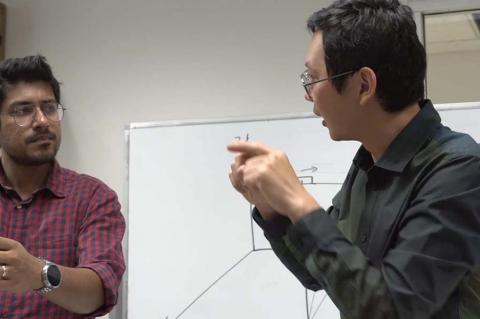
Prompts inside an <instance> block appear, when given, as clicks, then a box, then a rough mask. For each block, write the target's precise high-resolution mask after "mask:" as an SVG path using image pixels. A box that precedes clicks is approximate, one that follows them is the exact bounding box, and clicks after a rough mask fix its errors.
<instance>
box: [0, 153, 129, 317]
mask: <svg viewBox="0 0 480 319" xmlns="http://www.w3.org/2000/svg"><path fill="white" fill-rule="evenodd" d="M124 231H125V221H124V218H123V216H122V214H121V213H120V204H119V202H118V199H117V196H116V194H115V193H114V192H113V191H112V190H111V189H110V188H108V187H107V186H106V185H105V184H103V183H102V182H100V181H99V180H97V179H95V178H93V177H90V176H87V175H81V174H77V173H75V172H73V171H71V170H68V169H64V168H61V167H60V165H59V164H58V163H57V162H55V163H54V165H53V167H52V170H51V172H50V175H49V177H48V179H47V182H46V184H45V186H44V187H42V188H40V189H39V190H37V191H36V192H34V193H33V195H32V197H31V198H29V199H27V200H24V201H22V200H21V199H20V197H19V196H18V194H17V193H16V192H15V190H13V189H12V188H11V187H10V186H9V183H8V182H7V180H6V178H5V172H4V171H3V167H2V165H1V164H0V236H1V237H6V238H10V239H13V240H16V241H18V242H20V243H21V244H22V245H23V246H24V247H25V249H26V250H27V251H28V252H29V253H30V254H31V255H33V256H39V257H41V258H44V259H47V260H49V261H52V262H54V263H57V264H59V265H62V266H67V267H82V268H89V269H92V270H93V271H95V272H96V273H97V274H98V276H99V277H100V278H101V280H102V282H103V286H104V295H105V302H104V305H103V306H102V307H100V308H99V309H97V311H96V312H95V313H92V314H89V315H78V314H74V313H72V312H69V311H67V310H65V309H63V308H61V307H59V306H57V305H55V304H53V303H51V302H49V301H48V300H47V299H46V298H45V297H42V296H39V295H38V294H36V293H35V292H27V293H23V294H13V293H10V292H3V291H0V318H2V319H3V318H11V319H14V318H18V319H19V318H22V319H23V318H37V319H56V318H58V319H60V318H61V319H74V318H94V317H95V316H101V315H104V314H106V313H108V312H109V311H110V310H111V309H112V307H113V306H114V305H115V303H116V301H117V296H118V287H119V285H120V279H121V276H122V274H123V272H124V270H125V262H124V259H123V253H122V246H121V242H122V237H123V234H124Z"/></svg>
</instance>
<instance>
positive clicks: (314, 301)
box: [167, 133, 341, 319]
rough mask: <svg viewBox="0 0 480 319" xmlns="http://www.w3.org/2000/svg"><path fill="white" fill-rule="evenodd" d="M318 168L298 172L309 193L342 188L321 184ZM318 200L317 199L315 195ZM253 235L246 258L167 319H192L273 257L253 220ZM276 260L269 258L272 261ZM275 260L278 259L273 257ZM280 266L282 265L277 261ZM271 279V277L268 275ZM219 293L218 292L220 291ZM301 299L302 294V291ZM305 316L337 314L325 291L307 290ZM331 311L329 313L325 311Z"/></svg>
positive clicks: (244, 138)
mask: <svg viewBox="0 0 480 319" xmlns="http://www.w3.org/2000/svg"><path fill="white" fill-rule="evenodd" d="M235 139H236V140H246V141H248V140H249V139H250V134H249V133H246V134H244V135H243V137H242V136H235ZM319 166H320V165H319V164H312V165H309V166H308V167H305V168H301V169H298V170H297V177H298V179H299V182H300V183H302V184H303V185H304V186H305V187H306V188H308V190H309V191H310V192H311V193H313V194H315V193H316V192H318V191H319V189H318V188H319V187H322V186H325V185H328V186H330V187H332V186H333V187H334V188H339V187H340V185H341V184H339V183H322V182H321V181H320V180H318V178H317V177H318V176H317V175H318V174H316V173H317V172H321V167H320V168H319ZM314 196H315V195H314ZM252 209H253V206H252V205H250V206H249V209H248V210H247V211H246V213H248V215H249V216H251V211H252ZM250 218H251V217H250ZM250 231H251V245H252V249H251V250H250V251H249V252H248V253H246V254H245V255H244V256H241V258H240V259H239V260H238V261H237V262H236V263H234V264H233V265H232V266H231V267H229V268H228V269H226V270H225V271H224V272H223V273H222V274H221V275H220V276H218V278H216V279H215V280H213V281H212V282H211V283H210V284H209V285H208V286H207V287H205V289H204V290H203V291H202V292H200V293H199V294H198V295H197V296H195V297H194V298H193V299H192V300H191V301H190V302H188V303H187V304H185V307H184V308H183V309H182V310H181V311H180V312H179V313H178V314H175V315H174V316H169V317H167V318H175V319H183V318H192V317H191V316H189V311H194V309H195V307H197V306H198V307H201V304H202V302H203V299H208V298H209V294H216V293H219V291H221V290H222V289H227V288H223V287H224V286H225V287H229V286H230V284H229V283H228V282H229V281H232V280H234V279H233V278H235V277H237V276H238V277H241V275H240V274H241V273H242V272H244V271H247V270H246V269H248V268H249V267H250V264H251V261H252V260H262V259H265V257H266V256H269V255H272V249H271V247H270V244H269V243H268V241H267V240H266V239H265V237H264V236H263V234H262V231H261V229H260V228H259V227H258V226H257V225H256V224H255V222H254V221H253V219H252V218H251V219H250ZM272 257H273V256H270V257H269V258H270V259H272ZM273 258H275V257H273ZM277 262H278V263H280V262H279V261H277ZM267 276H268V275H267ZM217 290H218V291H217ZM299 295H300V291H299ZM303 295H304V303H305V304H304V313H303V315H301V316H297V317H296V318H302V317H303V318H306V319H318V318H326V315H328V318H329V319H332V318H335V313H332V309H335V307H334V306H332V304H331V302H330V304H328V305H327V304H326V301H329V299H328V298H327V295H326V293H325V292H324V291H318V292H313V291H310V290H307V289H304V292H303ZM322 307H323V308H327V307H328V308H329V309H322Z"/></svg>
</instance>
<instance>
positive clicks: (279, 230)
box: [252, 208, 323, 291]
mask: <svg viewBox="0 0 480 319" xmlns="http://www.w3.org/2000/svg"><path fill="white" fill-rule="evenodd" d="M252 217H253V219H254V220H255V222H256V223H257V224H258V225H259V226H260V227H261V228H262V229H263V230H264V234H265V237H266V238H267V239H268V241H269V242H270V245H271V247H272V249H273V252H274V253H275V255H277V257H278V258H279V259H280V261H281V262H282V263H283V264H284V265H285V267H287V268H288V269H289V270H290V271H291V272H292V274H294V275H295V277H297V279H298V280H299V281H300V282H301V283H302V285H303V286H304V287H305V288H307V289H310V290H314V291H317V290H320V289H323V286H322V285H321V284H320V283H319V282H318V281H317V280H316V279H315V278H313V277H312V276H311V275H310V273H309V272H308V270H307V268H306V267H305V265H304V260H303V259H301V256H299V255H297V256H295V255H294V254H292V252H291V251H290V250H289V248H288V247H287V246H286V245H285V240H284V237H285V234H286V232H287V230H288V228H290V227H291V226H292V223H291V222H290V220H289V219H288V218H287V217H284V216H280V215H277V216H276V218H272V219H269V220H265V219H263V218H262V216H261V215H260V213H259V211H258V210H257V208H254V210H253V212H252ZM297 258H298V259H297Z"/></svg>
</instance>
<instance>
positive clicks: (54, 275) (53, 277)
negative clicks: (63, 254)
mask: <svg viewBox="0 0 480 319" xmlns="http://www.w3.org/2000/svg"><path fill="white" fill-rule="evenodd" d="M61 278H62V274H61V273H60V269H59V268H58V266H57V265H50V267H48V270H47V279H48V282H50V284H51V285H52V286H53V287H57V286H58V285H60V279H61Z"/></svg>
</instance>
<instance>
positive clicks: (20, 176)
mask: <svg viewBox="0 0 480 319" xmlns="http://www.w3.org/2000/svg"><path fill="white" fill-rule="evenodd" d="M0 161H1V163H2V166H3V170H4V172H5V177H6V179H7V181H8V182H9V183H10V186H11V187H12V188H13V189H14V190H15V191H16V192H17V193H18V195H19V196H20V198H22V200H25V199H28V198H30V197H31V196H32V194H33V193H34V192H35V191H36V190H38V189H39V188H40V187H41V186H42V185H43V184H44V183H45V181H46V179H47V176H48V173H49V171H50V167H51V164H50V163H46V164H41V165H35V166H29V165H22V164H19V163H17V162H15V161H14V160H12V158H11V157H10V156H8V155H7V154H5V152H2V156H1V158H0Z"/></svg>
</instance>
